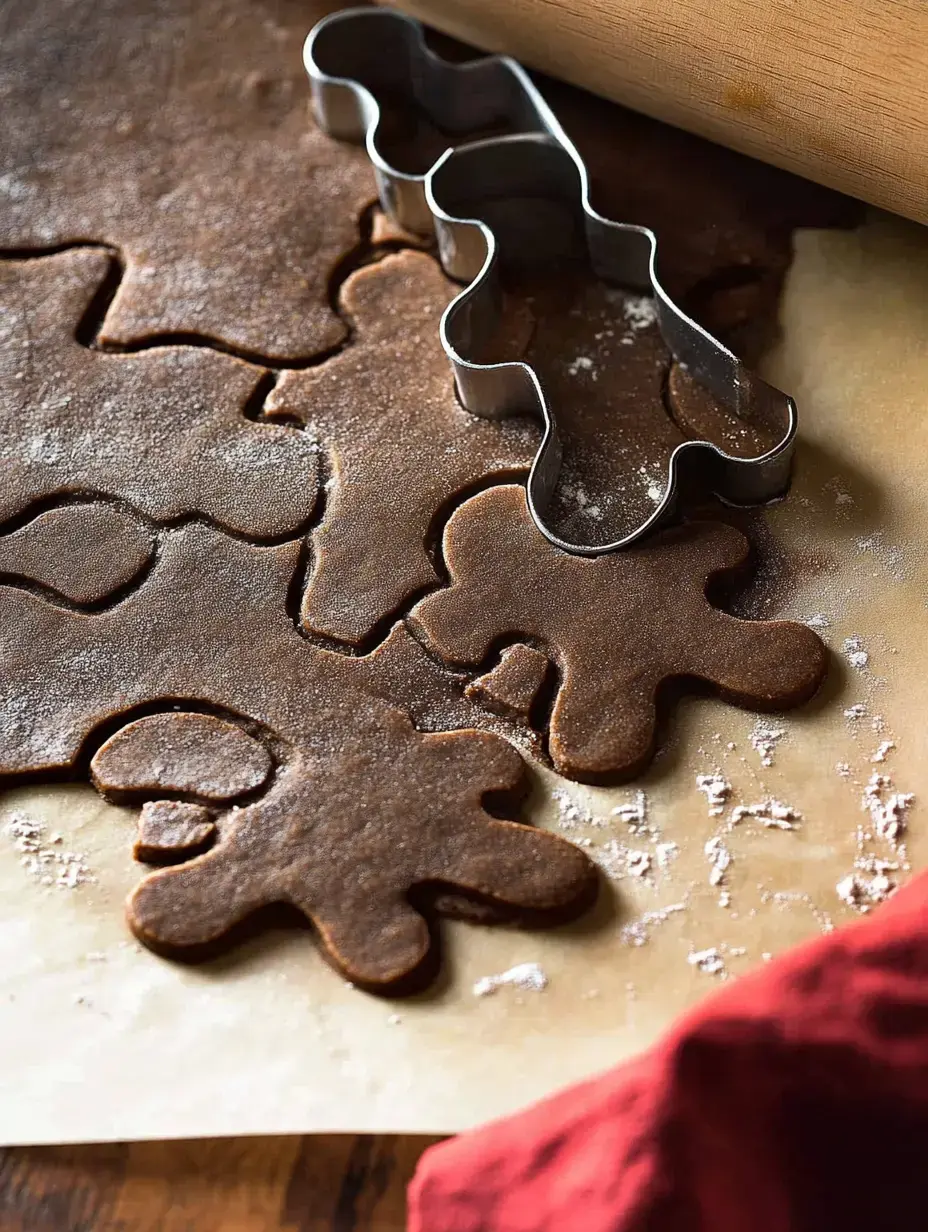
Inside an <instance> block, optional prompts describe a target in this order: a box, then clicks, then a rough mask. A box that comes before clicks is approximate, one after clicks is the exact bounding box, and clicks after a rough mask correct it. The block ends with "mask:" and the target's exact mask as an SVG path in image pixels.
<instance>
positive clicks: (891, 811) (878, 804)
mask: <svg viewBox="0 0 928 1232" xmlns="http://www.w3.org/2000/svg"><path fill="white" fill-rule="evenodd" d="M914 803H915V796H914V794H913V793H912V792H910V791H905V792H902V791H894V790H893V781H892V779H891V778H890V776H889V775H888V774H880V773H879V772H878V771H876V770H874V772H873V773H872V774H871V775H870V778H869V779H868V781H867V786H866V787H865V788H864V793H863V796H862V797H861V801H860V805H861V808H863V809H865V810H866V811H867V812H868V813H869V814H870V819H871V821H872V822H873V825H874V828H875V830H876V832H877V834H878V835H879V836H880V838H885V839H886V840H887V842H889V843H892V844H893V845H896V844H897V843H898V842H899V840H900V839H901V838H902V836H903V834H904V833H905V826H906V813H907V812H908V811H909V809H910V808H911V807H912V805H913V804H914Z"/></svg>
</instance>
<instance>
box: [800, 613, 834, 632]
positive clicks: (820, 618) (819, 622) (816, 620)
mask: <svg viewBox="0 0 928 1232" xmlns="http://www.w3.org/2000/svg"><path fill="white" fill-rule="evenodd" d="M805 623H806V624H807V625H808V626H809V628H810V629H827V628H829V627H830V626H831V621H830V620H829V618H828V617H827V616H826V615H825V613H824V612H817V613H816V614H815V615H814V616H807V617H806V620H805Z"/></svg>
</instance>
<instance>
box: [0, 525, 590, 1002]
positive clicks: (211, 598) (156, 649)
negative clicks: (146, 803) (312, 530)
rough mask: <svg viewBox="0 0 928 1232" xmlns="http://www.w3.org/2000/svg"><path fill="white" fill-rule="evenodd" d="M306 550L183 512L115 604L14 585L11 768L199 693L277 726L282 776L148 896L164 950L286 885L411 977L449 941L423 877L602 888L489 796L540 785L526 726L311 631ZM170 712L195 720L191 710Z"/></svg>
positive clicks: (566, 901)
mask: <svg viewBox="0 0 928 1232" xmlns="http://www.w3.org/2000/svg"><path fill="white" fill-rule="evenodd" d="M298 561H299V545H298V544H297V543H289V544H285V545H282V546H280V547H273V548H259V547H255V546H252V545H249V544H245V543H242V542H239V541H236V540H233V539H231V538H229V537H228V536H227V535H224V534H222V533H221V532H219V531H217V530H215V529H213V528H211V527H208V526H204V525H199V524H192V525H189V526H185V527H181V528H179V529H177V530H173V531H169V532H165V534H164V537H163V542H162V548H161V553H160V556H159V560H158V563H157V566H156V567H155V568H154V569H153V570H152V572H151V573H150V574H149V575H148V576H147V577H146V579H145V581H144V582H143V584H142V585H141V586H140V587H139V588H138V589H137V590H136V591H134V592H133V593H132V594H130V595H129V596H127V597H126V598H125V599H124V600H123V602H122V603H120V604H119V605H118V606H117V607H115V608H113V609H111V610H109V611H106V612H102V613H98V614H95V615H92V616H90V615H86V614H84V613H82V612H75V611H68V610H66V609H63V608H60V607H53V606H51V605H50V604H48V603H46V602H44V601H43V600H41V599H39V598H37V597H35V596H34V595H32V594H30V593H28V592H26V591H22V590H16V589H13V588H12V587H6V588H0V608H2V611H0V663H2V673H3V678H4V680H5V682H6V689H7V705H6V711H7V716H8V721H7V725H6V739H5V744H4V750H3V753H4V756H3V762H2V766H0V770H2V772H4V773H6V774H14V773H17V772H19V773H23V772H26V771H37V772H38V771H49V770H54V769H61V768H66V767H68V766H73V765H74V764H75V761H76V759H77V758H79V757H80V756H81V754H82V753H85V754H86V752H87V751H88V749H89V748H92V745H93V742H94V733H95V731H96V730H97V729H99V728H100V727H101V725H107V726H110V727H112V726H113V724H114V721H115V720H116V719H117V718H118V716H119V715H121V714H125V715H126V716H127V717H130V716H131V713H132V711H133V710H135V711H137V710H138V708H139V707H142V706H146V707H149V708H151V709H161V710H164V711H170V710H172V709H173V707H174V706H177V705H181V706H182V705H183V702H184V701H192V702H195V703H197V704H198V705H199V706H209V707H211V708H213V709H215V710H218V711H221V713H222V715H223V717H225V718H226V719H227V721H230V722H232V721H234V719H235V716H239V717H240V719H241V720H244V721H246V722H247V723H248V724H249V725H250V726H253V727H256V728H257V729H259V730H263V731H266V732H268V733H273V736H274V737H275V744H276V746H277V747H276V749H275V753H276V761H277V770H276V774H275V776H274V779H273V781H272V783H271V785H270V787H269V788H268V790H267V792H266V793H265V794H264V795H262V796H260V797H259V798H258V799H257V800H254V801H253V802H251V803H247V804H245V805H243V806H242V807H234V808H233V809H231V810H229V811H228V812H227V813H226V814H225V815H224V816H223V817H222V818H220V819H218V823H217V824H218V825H219V828H220V839H219V841H218V842H217V843H216V844H215V846H214V847H212V848H211V849H210V850H209V851H208V852H207V853H206V854H205V855H202V856H199V857H198V858H196V859H195V860H193V861H191V862H189V863H186V864H183V865H180V866H177V867H173V868H169V869H164V870H161V871H159V872H157V873H154V874H152V875H150V876H149V877H148V878H146V879H145V880H144V881H143V882H142V883H141V885H140V886H139V887H138V888H137V890H136V891H135V893H134V894H133V895H132V897H131V900H130V903H129V920H130V924H131V925H132V927H133V929H134V930H135V932H136V933H137V935H138V936H139V937H140V938H141V939H142V940H143V941H144V942H145V943H146V944H148V945H150V946H152V947H153V948H156V949H159V950H164V951H165V952H167V953H174V954H176V953H188V954H190V955H191V956H196V955H198V954H200V953H204V952H206V951H207V950H208V949H209V947H211V946H212V945H214V944H215V943H217V942H219V941H222V940H223V939H225V938H227V936H228V935H229V934H230V932H231V931H232V930H233V929H235V928H236V926H238V925H241V924H243V923H244V922H245V921H247V920H248V919H249V918H250V917H252V916H253V915H254V914H255V913H256V912H258V911H259V910H260V909H261V908H263V907H266V906H269V905H272V904H281V903H283V904H287V905H288V906H290V907H291V908H295V909H296V910H298V911H300V912H302V913H303V914H304V915H305V916H307V917H308V918H309V919H310V920H311V921H312V922H313V924H314V925H315V927H316V929H317V931H318V934H319V936H320V939H321V943H322V946H323V949H324V952H325V953H326V955H327V956H328V957H329V959H330V961H332V962H333V963H334V964H335V965H336V966H338V967H339V969H340V970H341V971H342V972H343V973H344V975H345V976H346V978H348V979H350V980H352V981H353V982H355V983H358V984H361V985H363V986H365V987H369V988H371V989H376V990H382V991H401V990H404V989H406V988H407V987H410V986H412V985H414V984H415V983H421V981H422V980H423V979H424V978H426V977H427V975H428V974H429V973H430V972H431V971H432V970H433V969H434V963H435V961H436V952H435V950H434V947H432V945H431V941H430V932H429V928H428V926H427V924H426V921H425V919H424V918H423V916H422V915H421V914H420V912H419V911H418V910H416V909H415V908H414V907H413V906H412V905H411V903H410V900H409V897H408V896H409V894H410V893H411V892H413V891H416V890H420V889H422V892H424V889H423V888H427V887H432V886H437V887H445V886H446V887H448V888H449V889H451V890H452V891H454V892H457V893H462V892H463V893H464V894H465V895H466V896H468V897H472V896H476V897H477V898H478V899H490V900H495V901H497V902H498V903H500V904H501V905H502V906H503V907H507V908H516V909H518V910H519V912H520V913H522V916H523V917H524V918H525V917H527V918H529V919H536V918H537V919H538V920H539V921H543V920H545V919H553V918H557V919H560V918H562V917H563V916H564V915H569V914H572V913H575V912H576V911H578V910H581V909H582V908H583V907H585V906H586V905H587V904H588V903H589V901H590V900H591V898H592V896H593V894H594V893H595V885H596V878H595V874H594V871H593V867H592V865H591V864H590V862H589V861H588V860H587V858H586V857H585V856H584V855H583V854H582V853H581V852H580V851H579V850H577V849H576V848H574V847H572V846H571V845H570V844H569V843H567V842H566V841H564V840H561V839H558V838H557V837H555V836H553V835H550V834H547V833H545V832H543V831H538V830H535V829H533V828H532V827H530V826H523V825H519V824H516V823H513V822H509V821H502V820H497V819H496V818H495V817H493V816H491V815H490V813H489V812H487V811H486V808H485V800H486V799H487V798H488V797H489V798H491V799H492V801H493V802H494V803H493V807H494V809H497V808H499V807H502V802H503V801H504V800H506V801H508V802H509V803H508V805H507V807H508V808H509V809H511V808H512V807H513V803H514V801H515V800H516V798H517V797H518V796H519V794H520V793H521V792H522V791H523V790H524V774H525V769H524V764H523V762H522V759H521V758H520V756H519V754H518V753H517V752H516V751H515V750H514V749H513V748H512V747H511V746H510V745H509V744H507V743H506V742H505V741H504V740H502V739H500V738H499V737H498V736H494V735H491V734H489V733H478V732H465V733H454V734H435V735H432V734H425V733H422V732H420V731H417V730H416V729H415V728H414V727H413V726H412V724H411V723H410V720H409V718H408V717H407V716H406V715H405V714H403V713H402V712H401V711H400V710H398V709H396V708H395V707H394V706H392V705H390V704H389V703H387V702H384V701H382V700H381V699H379V698H377V697H375V696H373V694H372V693H371V692H368V691H365V690H364V687H363V685H364V675H365V668H364V666H363V661H361V660H357V659H352V658H349V657H346V656H343V655H336V654H332V653H331V652H328V651H323V650H317V649H315V648H314V647H312V646H310V645H308V644H307V643H306V641H305V640H304V639H303V638H301V637H300V635H299V633H298V632H297V631H296V629H295V628H294V626H293V622H292V620H291V619H290V617H289V616H288V614H287V607H286V596H287V593H288V590H289V587H290V585H291V581H292V578H293V574H294V571H295V569H296V568H297V565H298ZM179 596H182V597H183V598H182V600H180V601H179ZM159 722H161V723H165V724H174V725H176V727H177V729H178V732H179V733H182V732H183V730H184V729H185V727H186V725H187V722H188V720H187V718H186V716H184V715H172V714H166V715H165V717H164V718H162V719H161V720H159ZM178 739H179V740H180V739H182V734H181V735H179V736H178ZM142 743H143V746H144V743H145V742H144V741H143V742H142ZM110 747H111V749H112V747H113V746H112V745H111V746H110ZM165 747H168V748H170V747H171V739H170V738H168V739H167V742H166V745H165ZM143 752H144V748H143ZM145 756H148V754H147V753H146V754H145ZM142 768H143V770H144V769H146V767H145V765H144V759H143V767H142ZM122 777H125V772H124V771H123V774H122ZM162 781H163V780H162ZM452 906H453V902H452V903H445V904H444V907H445V909H446V910H447V909H450V908H451V907H452Z"/></svg>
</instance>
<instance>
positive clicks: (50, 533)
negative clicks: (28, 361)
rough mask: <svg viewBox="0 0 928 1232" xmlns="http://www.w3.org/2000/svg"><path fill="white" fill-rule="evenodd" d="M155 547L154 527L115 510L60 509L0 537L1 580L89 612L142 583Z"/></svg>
mask: <svg viewBox="0 0 928 1232" xmlns="http://www.w3.org/2000/svg"><path fill="white" fill-rule="evenodd" d="M0 363H2V361H0ZM155 542H156V537H155V534H154V531H153V530H152V528H151V527H149V526H146V525H145V523H143V522H141V521H139V520H138V519H137V518H134V517H131V516H130V515H129V514H127V513H125V512H123V511H122V510H120V509H115V508H113V507H112V506H110V505H103V504H75V505H58V506H55V507H53V508H51V509H46V511H45V512H44V513H40V514H39V515H38V516H37V517H35V518H33V519H32V520H31V521H29V522H27V523H26V524H25V526H21V527H20V528H19V530H15V531H11V532H10V533H9V534H7V535H4V536H2V537H0V574H5V575H6V580H12V579H14V578H19V579H26V580H29V581H34V582H38V583H39V585H40V586H42V587H44V589H45V590H47V591H50V592H52V594H53V595H55V596H61V597H63V598H64V599H67V600H68V601H69V602H71V603H74V604H78V605H80V606H84V607H89V606H92V605H93V604H97V603H101V602H102V601H103V600H104V599H107V598H108V597H109V596H110V595H112V594H113V593H114V592H115V591H118V590H120V589H121V588H122V587H124V586H128V585H129V584H130V583H131V582H132V581H133V579H135V578H137V577H138V576H139V574H140V573H141V572H142V570H143V569H144V568H145V567H146V566H147V565H148V564H149V563H150V561H151V560H152V557H153V556H154V551H155Z"/></svg>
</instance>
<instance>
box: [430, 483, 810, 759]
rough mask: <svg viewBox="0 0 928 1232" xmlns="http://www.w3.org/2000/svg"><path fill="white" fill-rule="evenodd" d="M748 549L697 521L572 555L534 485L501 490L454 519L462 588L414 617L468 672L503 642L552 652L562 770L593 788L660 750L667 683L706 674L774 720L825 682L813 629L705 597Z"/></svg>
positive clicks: (453, 570)
mask: <svg viewBox="0 0 928 1232" xmlns="http://www.w3.org/2000/svg"><path fill="white" fill-rule="evenodd" d="M748 549H749V545H748V542H747V540H746V539H745V538H744V536H743V535H741V534H740V533H739V532H738V531H736V530H734V529H733V528H732V527H730V526H726V525H723V524H721V523H694V524H692V525H689V526H682V527H680V528H677V529H674V530H670V531H666V532H664V533H662V534H661V535H659V536H655V537H652V538H651V539H649V540H648V541H647V543H646V544H645V545H644V546H642V547H641V548H638V549H631V550H627V551H624V552H617V553H613V554H612V555H609V556H600V557H597V558H595V559H592V560H589V559H583V558H581V557H576V556H568V555H567V554H566V553H564V552H560V551H558V549H557V548H555V547H553V546H552V545H551V544H550V543H549V542H548V541H547V540H546V539H544V538H543V537H542V536H541V535H539V534H538V532H537V530H536V529H535V527H534V524H533V523H532V521H531V518H530V516H529V513H528V508H527V506H526V503H525V492H524V489H522V488H519V487H515V486H509V487H500V488H493V489H491V490H490V491H488V492H484V493H481V494H480V495H479V496H475V497H473V498H472V499H471V500H469V501H467V502H466V503H465V504H464V505H462V506H461V508H460V509H458V510H457V511H456V512H455V514H454V516H453V517H452V518H451V520H450V521H449V523H448V526H447V528H446V530H445V539H444V553H445V560H446V562H447V564H448V569H449V571H450V574H451V586H450V587H449V588H448V589H445V590H441V591H438V592H437V593H436V594H433V595H430V596H429V597H428V598H427V599H425V600H423V602H422V603H420V604H419V605H418V607H417V608H416V609H415V611H414V613H413V617H412V619H413V621H414V622H415V624H416V625H417V627H418V628H419V629H421V631H422V632H423V633H424V634H425V635H426V636H427V637H428V638H429V640H430V641H431V643H432V644H433V645H434V646H435V647H436V649H437V650H438V651H439V653H440V654H441V655H442V656H443V657H445V658H446V659H448V660H449V661H452V662H456V663H474V664H479V663H481V662H482V661H483V660H484V659H485V658H486V655H487V653H488V652H489V650H490V649H491V647H492V646H493V645H494V644H495V643H497V642H499V641H500V640H503V639H509V640H516V639H518V638H520V637H521V638H528V639H530V640H532V641H533V642H535V643H536V644H537V645H538V646H540V647H543V648H544V649H545V650H546V651H547V652H548V653H549V654H550V655H551V657H552V658H553V660H554V661H555V663H556V665H557V667H558V669H559V671H560V677H561V678H560V686H559V689H558V693H557V697H556V700H555V704H554V709H553V711H552V714H551V726H550V734H549V751H550V754H551V759H552V761H553V763H554V767H555V769H556V770H558V771H559V772H560V773H561V774H565V775H568V776H569V777H571V778H578V779H585V780H590V781H604V780H611V779H617V778H624V777H629V776H631V775H633V774H635V773H636V772H637V771H639V770H641V769H642V768H643V767H644V766H645V765H646V763H647V762H648V760H649V759H650V757H651V756H652V754H653V751H654V738H655V726H656V719H657V701H658V696H659V693H660V691H661V689H662V686H663V685H664V683H665V682H666V681H668V680H671V679H678V678H684V679H686V678H692V677H695V678H698V679H699V680H702V681H706V682H708V683H709V684H711V685H712V686H714V688H715V689H716V690H717V692H718V693H719V694H720V695H721V696H722V697H724V698H725V699H726V700H728V701H732V702H735V703H736V704H741V705H746V706H751V707H753V708H756V709H767V710H770V709H782V708H786V707H788V706H794V705H797V704H799V703H800V702H803V701H806V700H807V699H808V698H809V697H811V695H812V694H813V693H814V692H815V690H816V689H817V688H818V686H819V684H820V683H821V681H822V678H823V676H824V674H825V666H826V652H825V648H824V646H823V645H822V643H821V641H820V640H819V638H818V637H817V636H816V635H815V634H814V633H813V632H812V630H811V629H809V628H807V627H806V626H805V625H800V624H794V623H791V622H788V621H746V620H741V619H739V618H737V617H735V616H730V615H728V614H727V613H725V612H723V611H720V610H719V609H718V608H717V607H715V606H713V604H712V603H711V602H710V600H709V599H708V598H707V597H706V586H707V583H708V582H709V581H710V580H712V579H714V578H716V577H717V576H718V575H720V574H724V573H731V572H732V571H734V570H737V569H738V568H739V567H741V566H742V565H743V564H744V562H745V560H746V557H747V554H748Z"/></svg>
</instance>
